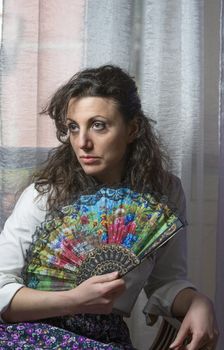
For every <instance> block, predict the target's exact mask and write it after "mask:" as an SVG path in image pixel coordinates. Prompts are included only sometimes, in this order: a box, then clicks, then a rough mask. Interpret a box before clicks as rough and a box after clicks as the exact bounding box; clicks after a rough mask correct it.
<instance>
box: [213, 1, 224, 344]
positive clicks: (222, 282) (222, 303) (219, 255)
mask: <svg viewBox="0 0 224 350" xmlns="http://www.w3.org/2000/svg"><path fill="white" fill-rule="evenodd" d="M221 4H222V5H221V11H220V14H221V16H220V20H221V28H220V43H221V44H220V99H219V102H220V103H219V150H220V153H219V200H218V228H217V252H216V266H217V268H216V295H215V302H216V313H217V319H218V323H219V329H220V339H219V346H218V350H222V349H223V344H224V298H223V296H224V278H223V266H224V254H223V250H224V248H223V247H224V235H223V227H224V216H223V208H224V20H223V18H224V6H223V5H224V3H223V1H222V2H221Z"/></svg>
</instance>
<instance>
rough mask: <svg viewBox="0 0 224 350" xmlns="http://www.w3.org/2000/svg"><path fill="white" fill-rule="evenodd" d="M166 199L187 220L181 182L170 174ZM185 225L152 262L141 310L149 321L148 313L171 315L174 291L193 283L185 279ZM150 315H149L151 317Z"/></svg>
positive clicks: (190, 286) (192, 286)
mask: <svg viewBox="0 0 224 350" xmlns="http://www.w3.org/2000/svg"><path fill="white" fill-rule="evenodd" d="M169 200H170V201H171V202H172V203H173V204H174V205H175V207H176V208H177V211H178V215H179V217H180V218H182V220H184V221H186V219H185V217H186V202H185V196H184V192H183V188H182V185H181V182H180V180H179V179H178V178H176V177H173V179H172V183H171V186H170V190H169ZM186 260H187V242H186V227H184V228H183V229H182V230H180V232H178V233H177V234H176V235H175V236H174V237H173V238H172V239H171V240H170V241H169V242H168V243H167V244H165V245H164V246H163V247H161V248H160V249H159V250H158V252H157V254H156V259H155V265H154V268H153V270H152V273H151V275H150V277H149V278H148V280H147V282H146V285H145V288H144V290H145V293H146V295H147V297H148V302H147V304H146V305H145V308H144V310H143V312H144V313H145V315H146V321H147V323H148V324H150V323H151V322H150V314H152V315H163V316H171V306H172V304H173V301H174V299H175V297H176V295H177V294H178V293H179V292H180V291H181V290H182V289H185V288H194V289H195V286H194V285H193V284H192V283H191V282H190V281H188V279H187V262H186ZM151 319H152V318H151Z"/></svg>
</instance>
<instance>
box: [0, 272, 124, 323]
mask: <svg viewBox="0 0 224 350" xmlns="http://www.w3.org/2000/svg"><path fill="white" fill-rule="evenodd" d="M124 288H125V285H124V281H123V280H122V279H118V273H117V272H113V273H110V274H106V275H102V276H94V277H91V278H89V279H88V280H86V281H85V282H83V283H82V284H80V285H79V286H78V287H76V288H74V289H71V290H69V291H63V292H46V291H39V290H33V289H30V288H26V287H23V288H21V289H20V290H19V291H18V292H17V293H16V294H15V296H14V297H13V299H12V301H11V303H10V305H9V306H8V308H7V309H6V311H5V312H3V314H2V317H3V319H4V321H6V322H20V321H27V320H30V321H32V320H39V319H44V318H48V317H56V316H65V315H69V314H75V313H95V314H96V313H98V314H100V313H103V314H107V313H110V312H111V311H112V307H113V302H114V299H115V298H117V297H118V296H119V295H120V294H121V293H122V292H123V291H124Z"/></svg>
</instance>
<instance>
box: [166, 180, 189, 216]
mask: <svg viewBox="0 0 224 350" xmlns="http://www.w3.org/2000/svg"><path fill="white" fill-rule="evenodd" d="M166 195H167V197H168V203H169V204H170V206H171V207H174V208H175V209H177V211H178V213H179V215H180V216H183V217H185V210H186V200H185V194H184V190H183V186H182V183H181V180H180V178H179V177H177V176H175V175H173V174H170V176H169V181H168V184H167V188H166Z"/></svg>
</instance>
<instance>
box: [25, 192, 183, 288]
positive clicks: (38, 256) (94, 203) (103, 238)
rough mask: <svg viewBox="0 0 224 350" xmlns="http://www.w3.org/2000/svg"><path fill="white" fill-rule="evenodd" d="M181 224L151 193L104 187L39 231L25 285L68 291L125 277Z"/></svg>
mask: <svg viewBox="0 0 224 350" xmlns="http://www.w3.org/2000/svg"><path fill="white" fill-rule="evenodd" d="M183 225H184V224H183V223H182V222H181V220H180V219H179V218H178V217H177V215H176V214H175V213H174V212H172V210H170V209H169V207H168V206H167V204H166V203H164V202H162V201H161V202H160V201H157V200H156V199H155V198H154V197H153V196H152V195H151V194H142V193H138V192H135V191H133V190H131V189H130V188H126V187H120V188H107V187H102V188H101V189H98V190H97V191H96V192H95V193H94V194H88V195H81V196H80V197H79V199H78V200H77V201H76V202H75V203H74V204H72V205H69V206H65V207H63V208H62V210H61V215H58V216H56V217H54V218H52V219H51V220H48V221H46V222H44V223H43V224H42V225H41V226H40V227H38V228H37V230H36V232H35V237H36V240H35V244H33V245H32V246H31V248H30V251H29V252H28V255H27V262H26V266H25V268H24V271H23V277H24V280H25V283H26V285H27V286H29V287H31V288H36V289H41V290H67V289H70V288H74V287H75V286H77V285H79V284H80V283H81V282H82V281H84V280H86V279H87V278H89V277H91V276H93V275H99V274H104V273H107V272H112V271H119V273H120V276H123V275H124V274H126V273H127V272H128V271H130V270H132V269H133V268H134V267H135V266H137V265H138V264H140V263H141V261H142V260H143V259H144V258H145V257H146V256H147V255H148V254H150V253H152V252H154V251H155V249H158V247H160V246H161V245H162V244H164V243H165V242H166V241H167V240H169V239H170V238H171V237H172V236H173V235H174V234H175V233H176V232H177V231H178V230H179V229H180V228H181V227H183Z"/></svg>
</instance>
